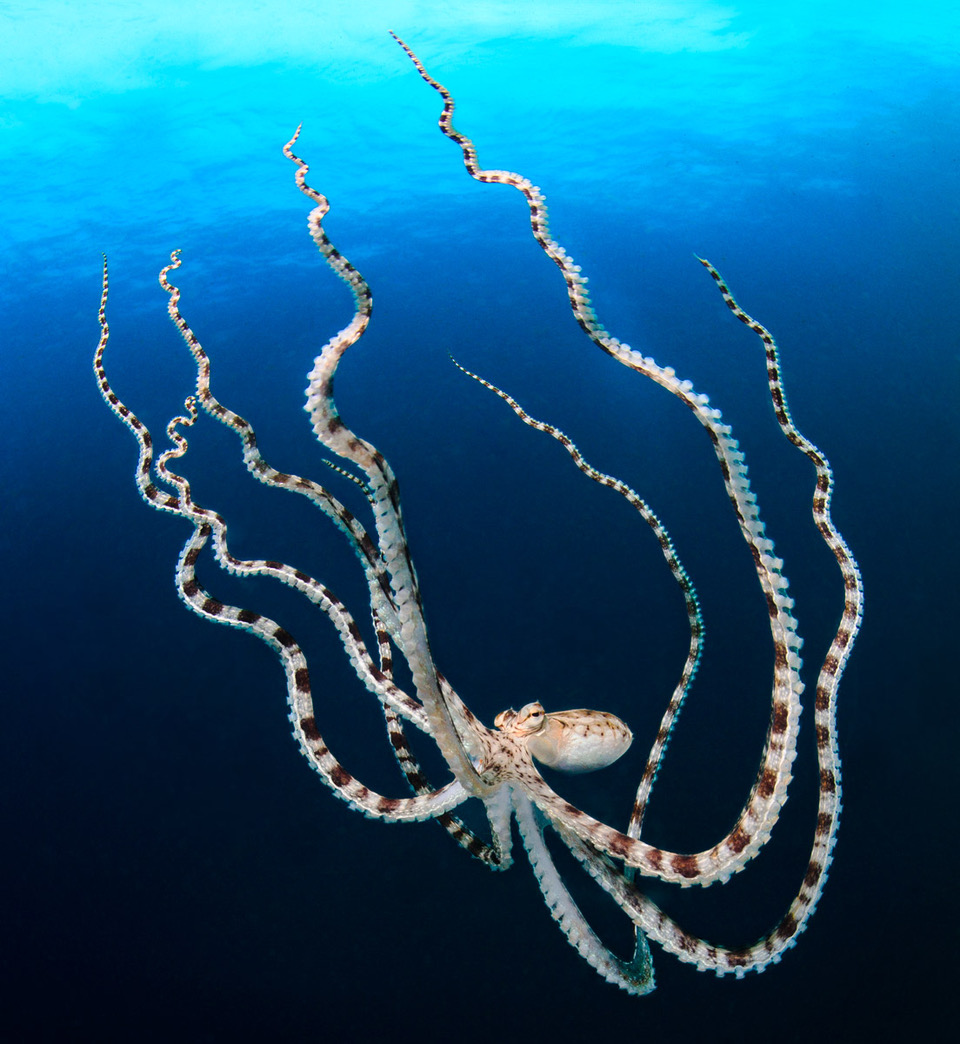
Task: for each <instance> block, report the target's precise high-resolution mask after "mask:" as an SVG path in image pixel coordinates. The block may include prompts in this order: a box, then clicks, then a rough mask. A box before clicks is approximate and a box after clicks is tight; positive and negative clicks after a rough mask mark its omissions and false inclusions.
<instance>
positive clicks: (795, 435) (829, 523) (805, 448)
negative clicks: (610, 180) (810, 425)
mask: <svg viewBox="0 0 960 1044" xmlns="http://www.w3.org/2000/svg"><path fill="white" fill-rule="evenodd" d="M698 260H699V261H700V263H701V264H702V265H703V266H704V268H706V269H707V271H708V272H709V273H710V275H711V276H712V277H713V279H714V281H715V282H716V284H717V287H718V288H719V290H720V293H721V294H722V295H723V300H724V303H725V304H726V306H727V307H728V308H729V309H730V311H731V312H733V314H734V315H735V316H736V317H737V318H738V319H739V320H740V321H741V322H742V323H745V324H746V325H747V326H749V327H750V329H751V330H753V332H754V333H755V334H757V336H758V337H759V338H760V340H761V342H762V343H763V348H764V352H765V354H766V358H767V381H768V384H769V387H770V399H771V401H772V403H773V409H774V413H775V415H776V418H777V423H778V424H779V425H780V429H781V431H782V432H783V434H784V436H785V437H786V439H787V440H788V441H789V442H790V444H791V445H792V446H794V447H796V449H798V450H799V451H800V452H801V453H803V454H804V456H806V457H807V458H808V459H809V460H810V461H811V462H812V463H813V466H814V468H815V469H816V475H817V481H816V487H815V489H814V494H813V505H812V511H813V520H814V523H815V524H816V526H817V530H818V531H819V533H820V536H821V537H822V539H823V541H824V543H825V544H826V545H827V547H828V548H829V549H830V551H831V552H832V553H833V555H834V557H835V558H836V560H837V564H838V565H839V567H840V573H841V575H842V577H843V591H844V600H843V613H842V615H841V617H840V622H839V624H838V626H837V631H836V633H835V635H834V637H833V640H832V642H831V643H830V648H829V650H828V651H827V655H826V657H825V659H824V661H823V665H822V666H821V668H820V674H819V677H818V678H817V690H816V699H815V701H814V727H815V730H816V739H817V758H818V763H819V767H820V799H819V808H818V816H817V829H816V835H815V837H814V844H813V851H812V852H811V854H810V862H809V864H808V867H807V872H806V875H805V876H804V883H803V891H802V892H801V895H800V896H799V897H798V899H797V900H795V902H794V905H793V906H792V907H791V909H790V914H789V915H788V916H789V917H790V918H792V920H793V921H794V922H796V924H797V928H796V932H800V931H801V930H802V929H803V927H804V924H805V922H806V920H807V918H809V916H810V915H811V914H812V913H813V911H814V909H815V908H816V905H817V902H818V901H819V898H820V894H821V892H822V891H823V886H824V884H825V882H826V878H827V870H828V869H829V866H830V862H831V859H832V852H833V848H834V845H835V844H836V837H837V828H838V826H839V822H840V809H841V785H840V753H839V750H838V747H837V691H838V689H839V686H840V679H841V677H842V675H843V672H844V670H845V669H846V666H847V661H848V659H849V657H850V653H851V652H852V650H853V645H854V642H855V641H856V637H857V632H858V631H859V630H860V622H861V620H862V617H863V582H862V580H861V578H860V567H859V566H858V565H857V562H856V559H855V558H854V557H853V554H852V553H851V551H850V548H849V547H848V546H847V544H846V541H845V540H844V539H843V536H842V535H841V534H840V532H839V530H838V529H837V528H836V526H835V525H834V523H833V518H832V517H831V513H830V499H831V496H832V493H833V471H832V470H831V468H830V462H829V460H827V458H826V456H825V455H824V454H823V453H821V451H820V450H819V449H817V447H816V446H815V445H814V444H813V443H812V442H810V440H809V439H807V438H806V437H805V436H804V435H803V434H802V433H801V432H800V431H799V430H798V429H797V427H796V425H795V424H794V423H793V418H792V417H791V416H790V410H789V407H788V406H787V397H786V392H785V390H784V387H783V377H782V374H781V371H780V360H779V356H778V351H777V344H776V342H775V341H774V339H773V337H772V336H771V334H770V332H769V331H768V330H767V329H766V327H764V326H763V325H761V324H760V323H758V322H757V321H756V320H755V319H754V318H752V317H751V316H750V315H748V314H747V313H746V312H745V311H744V310H743V309H742V308H741V307H740V306H739V305H738V304H737V302H736V300H735V299H734V297H733V295H732V294H731V293H730V290H729V288H728V287H727V285H726V283H725V282H724V281H723V279H722V278H721V276H720V273H719V272H718V271H717V270H716V269H715V268H714V267H713V265H711V264H710V262H709V261H705V260H704V259H703V258H698Z"/></svg>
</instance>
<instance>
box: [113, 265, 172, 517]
mask: <svg viewBox="0 0 960 1044" xmlns="http://www.w3.org/2000/svg"><path fill="white" fill-rule="evenodd" d="M109 290H110V280H109V274H108V270H107V258H106V255H104V257H103V283H102V288H101V291H100V308H99V311H98V313H97V317H98V319H99V321H100V341H99V343H98V344H97V350H96V352H95V353H94V356H93V372H94V374H95V376H96V378H97V387H98V388H99V389H100V394H101V395H102V396H103V400H104V402H105V403H106V404H107V405H108V406H109V407H110V409H111V410H112V411H113V413H114V414H115V415H116V416H117V417H118V418H119V420H120V421H121V422H122V423H123V424H124V425H126V427H127V428H128V429H129V430H130V432H131V433H132V434H133V437H134V438H135V439H136V440H137V446H138V447H139V449H140V456H139V459H138V460H137V470H136V476H135V477H136V482H137V490H138V491H139V493H140V496H141V497H143V499H144V500H145V501H146V502H147V503H148V504H149V505H150V506H151V507H154V508H156V509H157V510H158V511H170V512H172V513H173V514H175V515H182V514H183V512H182V511H181V508H180V501H179V499H178V498H177V497H175V496H171V495H170V494H169V493H165V492H164V491H163V490H162V489H158V488H157V486H156V485H154V483H153V479H152V478H151V471H152V469H153V436H152V435H151V434H150V431H149V429H148V428H147V426H146V425H145V424H144V423H143V422H142V421H141V420H140V419H139V417H137V415H136V414H135V413H133V412H132V411H131V410H130V409H129V408H128V407H126V406H124V404H123V403H122V402H121V401H120V399H119V398H118V397H117V395H116V393H115V392H114V390H113V389H112V388H111V387H110V382H109V381H108V380H107V373H106V370H104V368H103V353H104V350H105V349H106V347H107V343H108V342H109V340H110V325H109V323H108V322H107V296H108V294H109Z"/></svg>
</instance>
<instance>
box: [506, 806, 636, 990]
mask: <svg viewBox="0 0 960 1044" xmlns="http://www.w3.org/2000/svg"><path fill="white" fill-rule="evenodd" d="M512 797H513V808H514V814H515V815H516V817H517V825H518V826H519V827H520V836H521V837H522V838H523V845H524V848H525V849H526V851H527V856H528V857H529V859H530V865H531V867H533V873H534V876H535V877H536V879H537V884H538V885H539V886H540V891H541V892H542V893H543V898H544V900H545V901H546V904H547V908H548V909H549V910H550V915H551V916H552V917H553V919H554V920H555V921H556V922H557V924H558V925H559V926H560V930H561V931H562V932H563V934H564V935H565V936H566V938H567V941H568V942H569V943H570V945H571V946H572V947H573V948H574V949H575V950H576V951H577V953H579V954H580V956H581V957H583V959H584V960H585V961H586V962H587V963H588V964H589V965H590V967H591V968H593V969H594V970H595V971H596V972H598V973H599V974H600V975H602V976H603V978H604V979H606V980H607V982H610V983H613V984H614V985H615V986H619V987H620V989H622V990H626V992H627V993H630V994H633V995H634V996H636V997H642V996H643V995H644V994H646V993H650V992H652V991H653V989H654V987H655V983H654V978H653V961H652V960H651V958H650V948H649V946H647V941H646V938H645V937H644V936H643V935H642V934H640V933H639V932H638V933H637V934H636V935H635V943H634V954H633V957H632V959H631V960H629V961H624V960H622V959H621V958H619V957H617V955H616V954H615V953H613V952H612V951H611V950H610V949H609V948H608V947H607V946H605V945H604V944H603V942H602V941H601V940H600V938H599V936H598V935H597V934H596V932H595V931H594V930H593V929H592V928H591V927H590V925H589V923H588V922H587V919H586V918H585V917H584V916H583V913H582V912H581V911H580V908H579V907H578V906H577V904H576V901H575V900H574V898H573V896H572V895H571V894H570V892H569V890H568V889H567V887H566V885H565V884H564V883H563V879H562V878H561V876H560V872H559V871H558V870H557V867H556V864H555V863H554V861H553V859H552V858H551V856H550V852H549V850H548V848H547V845H546V842H545V840H544V837H543V825H542V824H541V823H540V822H538V820H537V813H536V811H535V809H534V806H533V805H532V804H531V802H530V801H529V800H528V799H527V798H526V797H525V796H524V795H523V794H522V793H521V792H519V791H517V790H513V791H512ZM575 840H576V843H577V844H581V845H582V844H583V842H582V841H580V840H579V838H577V839H575Z"/></svg>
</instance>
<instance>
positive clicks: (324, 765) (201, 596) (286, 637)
mask: <svg viewBox="0 0 960 1044" xmlns="http://www.w3.org/2000/svg"><path fill="white" fill-rule="evenodd" d="M200 510H202V509H200ZM215 532H216V528H215V526H214V525H213V524H210V523H203V524H201V525H199V526H197V528H196V529H195V530H194V533H193V535H192V536H191V537H190V539H189V540H188V541H187V542H186V544H185V545H184V548H183V551H182V552H181V555H180V559H179V561H178V563H177V590H178V591H179V593H180V596H181V598H182V599H183V601H184V603H185V604H186V605H187V606H188V607H189V608H190V609H192V610H193V611H194V612H195V613H197V614H198V615H199V616H202V617H204V618H205V619H207V620H213V621H215V622H216V623H222V624H226V625H227V626H229V627H237V628H240V629H242V630H245V631H249V632H250V633H251V634H255V635H256V636H257V637H258V638H260V639H261V640H262V641H264V642H265V643H266V644H267V645H269V646H270V648H271V649H272V650H273V651H274V652H275V653H276V654H277V656H278V657H279V658H280V661H281V662H282V663H283V667H284V672H285V674H286V679H287V698H288V702H289V704H290V721H291V722H292V723H293V726H294V735H295V736H296V738H297V741H298V742H299V744H300V749H301V751H302V752H303V754H304V755H305V756H306V757H307V759H308V761H309V762H310V765H311V766H312V767H313V768H314V769H315V770H316V771H317V773H318V774H319V776H320V778H321V779H322V780H323V781H324V782H325V783H326V784H327V786H329V787H330V789H331V790H333V792H334V793H335V794H336V795H337V796H338V797H340V798H342V799H343V800H344V801H345V802H346V803H347V804H348V805H349V806H350V807H351V808H353V809H356V810H357V811H360V812H362V813H363V814H364V815H365V816H368V817H370V818H372V819H382V820H384V821H386V822H389V823H399V822H414V821H420V820H425V819H434V818H436V817H437V816H439V815H442V814H443V813H445V812H449V811H450V810H451V809H453V808H455V807H456V806H457V805H459V804H461V803H462V802H463V801H464V800H465V799H466V798H467V797H468V796H469V795H468V794H467V793H466V791H465V790H464V789H463V788H462V787H461V786H460V785H459V784H458V783H457V782H456V780H454V781H452V782H451V783H449V784H448V785H447V786H445V787H442V788H441V789H440V790H436V791H432V792H430V793H428V794H425V795H422V796H421V795H418V796H416V797H412V798H409V797H405V798H394V797H386V796H384V795H382V794H378V793H376V792H375V791H373V790H370V789H369V788H368V787H366V786H365V785H364V784H363V783H361V782H360V780H358V779H356V778H355V777H354V776H353V775H351V773H350V772H348V771H347V770H346V769H345V768H344V767H343V765H341V763H340V762H339V761H338V760H337V758H336V757H335V756H334V755H333V753H332V752H331V751H330V749H329V748H328V747H327V746H326V744H325V743H324V741H323V737H322V736H321V735H320V731H319V729H318V728H317V722H316V717H315V715H314V709H313V698H312V693H311V686H310V675H309V670H308V667H307V660H306V657H305V656H304V654H303V651H302V650H301V649H300V646H299V645H298V644H297V643H296V641H295V640H294V638H293V637H292V636H291V635H290V633H289V632H288V631H286V630H285V629H284V628H283V627H281V626H280V625H279V624H277V623H276V622H275V621H273V620H271V619H270V618H269V617H266V616H262V615H261V614H260V613H255V612H252V611H251V610H249V609H242V608H239V607H238V606H231V605H225V604H224V603H222V602H220V601H219V600H218V599H216V598H213V597H212V596H211V595H210V594H208V593H207V591H205V590H204V589H203V587H201V586H200V584H199V582H198V581H197V579H196V574H195V565H196V561H197V559H198V557H199V556H200V552H201V551H202V550H203V547H204V546H205V544H206V543H207V541H208V539H209V538H210V536H211V534H213V533H215ZM259 565H260V563H250V566H251V567H252V568H251V569H250V570H249V572H250V573H251V574H255V573H257V572H263V573H266V572H267V571H266V570H262V569H258V568H257V567H258V566H259ZM269 575H272V574H269Z"/></svg>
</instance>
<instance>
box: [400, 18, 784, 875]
mask: <svg viewBox="0 0 960 1044" xmlns="http://www.w3.org/2000/svg"><path fill="white" fill-rule="evenodd" d="M394 39H396V40H397V43H399V44H400V46H401V47H402V48H403V49H404V51H405V52H406V53H407V55H408V56H409V57H410V60H411V61H412V62H413V64H414V65H415V67H416V69H417V72H418V73H419V74H420V76H421V78H422V79H423V80H424V81H425V82H426V83H427V84H429V85H430V86H431V87H432V88H433V89H434V90H436V91H437V92H438V93H439V94H440V96H441V97H442V98H443V103H444V104H443V113H442V114H441V116H440V121H439V125H440V129H441V131H442V132H443V134H444V135H445V136H446V137H448V138H450V140H451V141H453V142H455V143H456V144H457V145H458V146H459V147H460V150H461V152H462V153H463V161H464V165H465V167H466V169H467V172H468V173H469V174H470V176H471V177H472V178H474V179H475V180H477V181H480V182H483V183H487V184H501V185H509V186H511V187H512V188H515V189H517V190H518V191H519V192H521V193H522V194H523V196H524V198H525V199H526V201H527V205H528V207H529V209H530V225H531V228H532V230H533V234H534V238H535V239H536V240H537V242H538V243H539V245H540V247H541V249H542V250H543V251H544V253H546V254H547V256H548V257H549V258H550V259H551V260H552V261H553V262H554V263H555V264H556V265H557V266H558V267H559V268H560V270H561V272H562V273H563V277H564V280H565V282H566V284H567V295H568V298H569V302H570V307H571V309H572V310H573V314H574V317H575V318H576V320H577V323H578V324H579V325H580V327H581V329H582V330H583V331H584V332H585V333H586V334H587V336H588V337H589V338H590V340H591V341H593V342H594V344H596V345H597V346H598V347H600V348H601V349H602V350H603V351H604V352H606V353H607V354H608V355H611V356H612V357H613V358H615V359H616V360H617V361H618V362H620V363H622V364H623V365H624V366H627V367H629V368H630V369H632V370H635V371H636V372H638V373H641V374H643V375H644V376H646V377H649V378H650V379H651V380H653V381H655V382H656V383H657V384H659V385H660V386H661V387H663V388H665V389H666V390H667V391H669V392H670V393H671V394H673V395H676V396H677V398H679V399H680V400H681V401H682V402H683V403H684V404H685V405H686V406H687V407H688V408H689V409H690V410H691V411H692V412H693V414H694V415H695V416H696V418H697V420H698V421H699V422H700V423H701V424H702V425H703V426H704V428H705V429H706V432H707V435H708V436H709V438H710V441H711V443H712V445H713V448H714V452H715V454H716V456H717V459H718V461H719V463H720V469H721V473H722V475H723V481H724V486H725V488H726V491H727V495H728V497H729V499H730V502H731V504H732V505H733V509H734V513H735V515H736V518H737V522H738V524H739V526H740V531H741V534H742V535H743V538H744V540H745V542H746V543H747V545H748V547H749V549H750V552H751V554H752V556H753V560H754V567H755V569H756V573H757V577H758V579H759V582H760V586H761V589H762V590H763V593H764V596H765V598H766V602H767V610H768V616H769V620H770V630H771V636H772V639H773V646H774V680H773V691H772V698H771V711H770V723H769V727H768V731H767V739H766V742H765V745H764V751H763V757H762V761H761V765H760V769H759V771H758V774H757V778H756V781H755V783H754V785H753V787H752V789H751V792H750V795H749V797H748V799H747V801H746V803H745V804H744V807H743V809H742V811H741V813H740V815H739V817H738V819H737V822H736V824H735V825H734V828H733V830H731V831H730V833H729V834H727V835H726V837H724V838H723V839H721V841H720V842H719V843H718V844H717V845H715V846H714V847H713V848H712V849H711V850H708V851H703V852H700V853H696V854H692V855H685V856H675V857H674V858H675V860H676V865H675V867H674V869H675V870H676V872H677V873H678V874H679V875H680V876H681V877H682V878H683V879H684V880H685V881H686V883H688V884H693V883H699V884H711V883H712V882H714V881H724V880H727V879H728V878H729V877H730V875H731V874H732V873H735V872H736V871H738V870H740V869H742V868H743V866H744V865H745V864H746V863H747V862H748V861H749V860H750V859H751V858H752V857H753V856H754V855H756V853H757V852H758V851H759V850H760V848H761V847H762V846H763V845H764V844H766V842H767V841H768V840H769V839H770V832H771V830H772V829H773V826H774V824H775V823H776V821H777V819H778V818H779V815H780V809H781V807H782V805H783V803H784V801H785V800H786V796H787V787H788V784H789V783H790V780H791V778H792V776H791V765H792V763H793V761H794V759H795V757H796V738H797V732H798V730H799V718H800V711H801V706H800V694H801V692H802V691H803V683H802V682H801V680H800V674H799V669H800V656H799V649H800V645H801V640H800V637H799V636H798V635H797V632H796V621H795V620H794V618H793V616H792V614H791V612H790V610H791V608H792V607H793V600H792V599H791V598H790V597H789V595H788V593H787V580H786V578H785V577H784V576H783V575H782V573H781V569H782V566H783V562H782V561H781V560H780V559H779V558H777V557H775V556H774V553H773V550H774V548H773V542H772V541H771V540H770V539H769V538H768V537H766V536H765V534H764V526H763V523H762V522H761V521H760V517H759V513H758V509H757V503H756V498H755V496H754V495H753V493H752V491H751V489H750V485H749V482H748V480H747V468H746V464H745V462H744V457H743V453H742V452H741V451H740V448H739V446H738V444H737V442H736V440H735V439H734V438H733V436H732V434H731V431H730V428H729V426H728V425H725V424H723V423H722V419H721V414H720V411H719V410H718V409H716V408H714V407H712V406H710V402H709V398H708V397H707V396H706V395H704V394H702V393H697V392H695V391H694V389H693V385H692V384H691V382H690V381H688V380H681V379H680V378H678V377H677V375H676V373H675V372H674V370H673V369H672V367H661V366H659V365H657V363H656V362H655V361H654V360H653V359H651V358H647V357H645V356H644V355H643V354H642V353H640V352H637V351H635V350H634V349H632V348H630V347H629V346H628V345H625V344H622V343H621V342H620V341H618V340H617V339H616V338H614V337H611V336H610V335H609V334H608V333H607V332H606V330H604V329H603V327H602V326H601V325H600V323H599V322H598V321H597V317H596V314H595V313H594V311H593V309H592V307H591V305H590V298H589V295H588V293H587V289H586V284H587V280H586V278H585V277H584V276H582V275H581V272H580V266H579V265H577V264H575V263H574V262H573V259H572V258H571V257H569V255H568V254H567V252H566V251H565V250H564V248H563V247H562V246H560V245H559V244H558V243H556V242H555V241H554V240H553V239H552V238H551V237H550V233H549V227H548V224H547V208H546V201H545V199H544V196H543V194H542V193H541V191H540V189H539V188H538V187H537V186H535V185H532V184H531V183H530V181H529V180H528V179H527V178H524V177H522V176H521V175H519V174H516V173H514V172H512V171H502V170H485V169H483V168H482V167H481V166H480V164H479V161H478V159H477V152H476V148H475V147H474V145H473V142H472V141H471V140H470V139H469V138H468V137H467V136H466V135H464V134H461V133H460V132H459V131H457V130H456V129H455V128H454V126H453V112H454V100H453V97H452V95H451V94H450V92H449V91H448V90H447V89H446V88H445V87H444V86H443V85H442V84H441V83H438V82H437V81H436V80H434V79H433V77H431V76H430V74H429V73H428V72H427V71H426V69H425V68H424V66H423V64H422V63H421V62H420V60H419V59H418V58H417V56H416V55H415V54H414V53H413V51H412V50H410V48H409V47H407V45H406V44H405V43H404V42H403V41H402V40H400V39H399V37H397V36H395V35H394ZM544 811H546V812H547V813H548V814H549V815H550V816H551V818H554V817H556V816H557V815H558V811H559V810H558V809H557V808H556V807H555V806H554V807H553V808H552V809H544ZM559 815H560V818H561V820H564V819H565V818H566V817H564V815H563V814H562V812H560V813H559ZM566 821H567V824H568V826H570V828H571V829H573V830H574V832H576V833H578V834H580V830H581V828H582V825H583V824H582V821H578V819H577V818H576V817H573V818H568V819H566ZM614 833H617V832H614ZM580 836H582V837H584V840H591V839H590V838H589V837H588V836H587V835H585V834H580ZM618 836H619V837H621V838H623V837H625V835H622V834H620V835H618ZM593 841H594V843H596V838H594V839H593ZM636 844H637V845H639V842H636ZM620 847H622V846H620ZM627 852H628V853H630V854H629V855H627V856H626V859H627V862H628V863H629V864H630V865H637V866H638V867H639V868H640V869H641V870H643V871H644V872H651V871H650V870H644V866H645V865H649V864H648V863H647V857H646V853H644V852H642V851H641V849H640V848H636V849H633V848H631V846H630V845H628V846H627ZM635 860H636V862H634V861H635Z"/></svg>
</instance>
